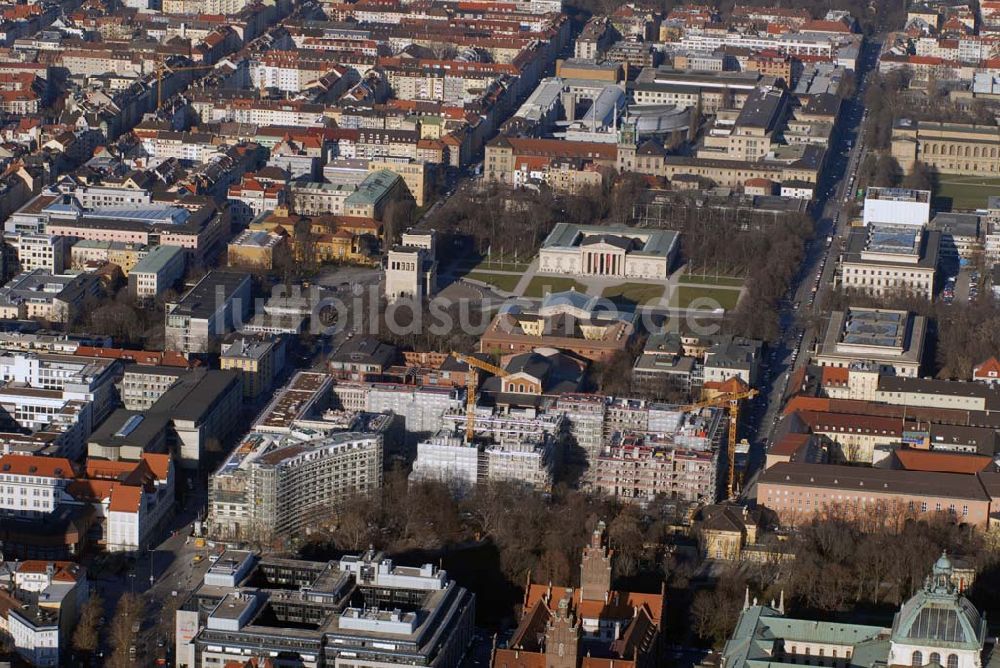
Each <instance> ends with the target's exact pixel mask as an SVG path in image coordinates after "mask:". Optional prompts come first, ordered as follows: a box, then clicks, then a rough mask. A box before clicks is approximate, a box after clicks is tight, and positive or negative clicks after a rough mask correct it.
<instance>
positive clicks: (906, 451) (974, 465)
mask: <svg viewBox="0 0 1000 668" xmlns="http://www.w3.org/2000/svg"><path fill="white" fill-rule="evenodd" d="M893 454H894V455H895V456H896V460H897V461H898V462H899V464H900V466H901V467H902V468H903V469H905V470H907V471H933V472H937V473H967V474H975V473H979V472H980V471H982V470H984V469H986V468H987V467H989V466H990V465H991V464H992V463H993V459H992V458H990V457H987V456H985V455H964V454H956V453H953V452H934V451H932V450H916V449H913V448H899V449H897V450H895V451H894V453H893Z"/></svg>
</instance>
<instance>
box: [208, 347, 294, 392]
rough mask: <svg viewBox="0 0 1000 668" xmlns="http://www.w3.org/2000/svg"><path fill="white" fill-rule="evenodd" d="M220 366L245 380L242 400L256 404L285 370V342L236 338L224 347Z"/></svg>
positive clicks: (220, 356)
mask: <svg viewBox="0 0 1000 668" xmlns="http://www.w3.org/2000/svg"><path fill="white" fill-rule="evenodd" d="M219 366H220V368H222V369H228V370H231V371H236V372H237V373H239V374H240V376H241V377H242V379H243V397H244V398H245V399H247V400H248V401H251V402H253V401H256V400H257V399H259V398H260V397H261V395H262V394H264V393H265V392H267V391H268V390H270V389H271V385H272V384H273V382H274V379H275V377H277V376H278V374H280V373H281V372H282V370H283V369H284V367H285V342H284V339H280V338H272V339H266V340H257V339H250V338H247V337H244V336H240V337H237V338H236V339H234V340H233V341H232V342H230V343H224V344H222V349H221V351H220V355H219Z"/></svg>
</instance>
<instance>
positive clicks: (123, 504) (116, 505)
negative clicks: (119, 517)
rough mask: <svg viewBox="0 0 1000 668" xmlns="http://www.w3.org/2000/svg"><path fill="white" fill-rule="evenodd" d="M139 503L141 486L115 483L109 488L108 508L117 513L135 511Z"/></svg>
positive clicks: (137, 509) (140, 501) (137, 510)
mask: <svg viewBox="0 0 1000 668" xmlns="http://www.w3.org/2000/svg"><path fill="white" fill-rule="evenodd" d="M141 503H142V488H141V487H129V486H128V485H115V486H114V488H113V489H112V490H111V503H110V504H108V509H109V510H112V511H114V512H119V513H137V512H139V505H140V504H141Z"/></svg>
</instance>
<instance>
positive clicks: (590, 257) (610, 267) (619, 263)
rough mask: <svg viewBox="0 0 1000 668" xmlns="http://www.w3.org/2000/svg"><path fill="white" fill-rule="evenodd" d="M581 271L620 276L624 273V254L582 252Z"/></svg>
mask: <svg viewBox="0 0 1000 668" xmlns="http://www.w3.org/2000/svg"><path fill="white" fill-rule="evenodd" d="M583 273H585V274H590V275H597V276H622V275H624V274H625V256H624V255H620V254H618V253H605V252H590V251H584V253H583Z"/></svg>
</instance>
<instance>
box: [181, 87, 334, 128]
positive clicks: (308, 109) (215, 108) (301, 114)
mask: <svg viewBox="0 0 1000 668" xmlns="http://www.w3.org/2000/svg"><path fill="white" fill-rule="evenodd" d="M189 95H190V97H191V102H190V104H191V108H192V110H194V112H195V113H196V114H197V115H198V118H199V119H200V120H201V122H202V123H203V124H204V123H216V122H223V121H226V122H234V123H252V124H253V125H260V126H267V125H274V126H283V127H293V128H308V127H322V126H323V123H324V117H325V114H324V112H325V107H324V106H323V105H322V104H315V103H312V102H306V101H301V100H267V99H260V98H259V96H258V95H257V94H256V93H255V92H249V91H227V90H212V91H198V92H194V93H190V94H189Z"/></svg>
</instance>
